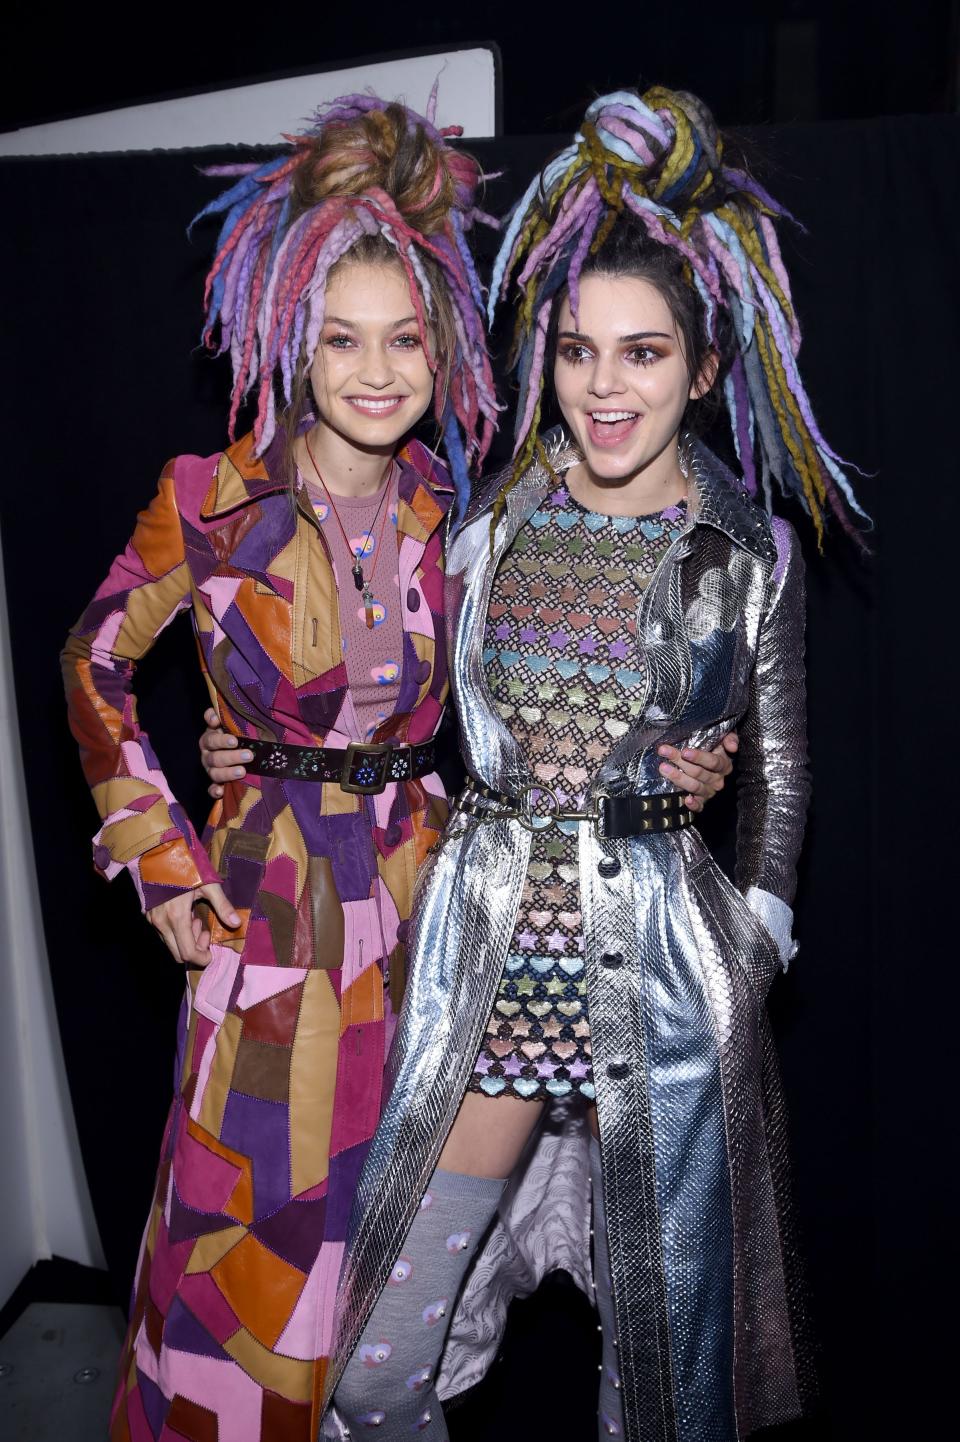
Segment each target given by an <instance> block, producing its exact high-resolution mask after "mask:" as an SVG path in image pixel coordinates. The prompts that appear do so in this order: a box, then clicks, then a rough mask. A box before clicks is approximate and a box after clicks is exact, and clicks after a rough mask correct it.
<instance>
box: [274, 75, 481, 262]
mask: <svg viewBox="0 0 960 1442" xmlns="http://www.w3.org/2000/svg"><path fill="white" fill-rule="evenodd" d="M298 143H299V145H300V146H301V147H302V150H303V157H302V159H301V162H300V164H299V165H298V167H297V170H296V171H295V173H294V176H293V192H294V196H295V198H296V205H297V207H298V209H300V210H309V209H310V207H311V206H314V205H319V204H320V202H321V201H323V200H325V199H326V198H327V197H328V196H330V195H363V194H364V193H367V192H370V191H376V190H380V191H386V193H387V194H388V195H389V196H390V197H391V198H392V200H393V203H394V205H395V206H396V208H397V210H398V211H399V212H400V214H401V215H402V216H403V218H404V220H406V221H407V223H408V224H409V225H411V226H412V227H414V228H415V229H416V230H418V231H420V233H421V234H422V235H435V234H437V233H438V232H439V231H441V230H442V229H443V227H444V224H445V222H446V220H447V218H448V216H449V215H450V212H451V211H452V210H459V211H462V212H466V213H469V212H471V211H472V209H473V205H474V200H475V198H476V194H477V190H478V188H479V185H480V180H481V172H480V168H479V166H478V165H477V162H476V161H475V160H474V159H473V158H472V156H470V155H467V154H465V153H464V152H462V151H456V150H453V149H451V147H450V146H448V145H447V144H446V142H445V140H444V137H443V135H442V134H441V133H440V132H438V131H436V130H434V128H433V126H432V125H429V124H425V123H424V122H423V121H422V119H420V118H415V117H413V116H412V114H411V112H410V111H408V110H407V109H406V108H405V107H404V106H402V105H398V104H390V105H383V104H382V103H381V105H380V108H377V109H370V110H367V111H366V112H365V113H364V114H360V115H356V114H355V115H352V116H350V117H345V118H343V119H339V118H337V117H336V115H327V116H324V118H323V123H322V125H321V126H320V127H319V128H318V130H317V131H316V132H315V133H312V134H308V135H306V136H302V137H298Z"/></svg>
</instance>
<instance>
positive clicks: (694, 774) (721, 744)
mask: <svg viewBox="0 0 960 1442" xmlns="http://www.w3.org/2000/svg"><path fill="white" fill-rule="evenodd" d="M739 745H740V738H739V736H738V735H737V733H736V731H729V732H728V733H727V735H726V736H723V737H722V738H721V739H720V740H719V741H718V742H717V744H716V746H715V747H714V748H713V750H712V751H701V750H699V749H698V748H697V747H695V746H684V747H683V748H682V750H678V749H677V747H676V746H658V747H657V754H658V755H659V757H660V775H661V776H665V777H666V778H667V780H668V781H672V782H673V784H674V786H675V787H676V788H677V790H678V791H682V790H685V791H686V793H687V794H686V795H685V796H684V798H683V799H684V801H685V802H686V804H687V806H689V808H690V810H691V811H702V810H703V808H704V805H705V804H706V803H707V802H708V801H709V800H710V799H711V798H712V797H714V796H716V795H717V794H718V793H719V792H721V791H722V790H723V783H724V781H725V780H726V778H727V777H728V776H729V775H730V772H731V771H732V770H733V757H734V756H735V755H736V754H737V748H738V746H739Z"/></svg>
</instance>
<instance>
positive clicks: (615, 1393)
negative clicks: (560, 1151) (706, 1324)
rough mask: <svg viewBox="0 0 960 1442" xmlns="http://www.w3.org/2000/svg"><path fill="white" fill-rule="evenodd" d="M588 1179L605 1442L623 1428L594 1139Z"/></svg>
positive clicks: (600, 1410)
mask: <svg viewBox="0 0 960 1442" xmlns="http://www.w3.org/2000/svg"><path fill="white" fill-rule="evenodd" d="M590 1180H591V1182H592V1184H593V1287H594V1301H595V1302H596V1304H597V1311H598V1312H599V1313H600V1327H601V1329H602V1332H603V1351H602V1354H601V1362H600V1398H599V1404H598V1408H597V1422H598V1432H599V1436H600V1439H601V1442H607V1438H609V1437H622V1436H623V1434H624V1426H623V1402H622V1400H621V1396H620V1370H619V1358H618V1357H617V1326H616V1318H615V1316H614V1311H613V1291H612V1287H611V1280H610V1249H609V1247H608V1245H607V1214H606V1211H605V1210H604V1206H603V1172H602V1170H601V1167H600V1143H599V1142H598V1141H597V1139H596V1137H591V1138H590Z"/></svg>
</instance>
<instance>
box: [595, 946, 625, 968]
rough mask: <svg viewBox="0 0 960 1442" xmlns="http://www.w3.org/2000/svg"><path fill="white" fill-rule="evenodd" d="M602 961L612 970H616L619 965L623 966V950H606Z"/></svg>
mask: <svg viewBox="0 0 960 1442" xmlns="http://www.w3.org/2000/svg"><path fill="white" fill-rule="evenodd" d="M600 962H601V965H603V966H608V967H609V968H610V970H611V971H615V970H616V968H617V967H618V966H623V952H622V951H605V952H604V953H603V955H602V956H601V958H600Z"/></svg>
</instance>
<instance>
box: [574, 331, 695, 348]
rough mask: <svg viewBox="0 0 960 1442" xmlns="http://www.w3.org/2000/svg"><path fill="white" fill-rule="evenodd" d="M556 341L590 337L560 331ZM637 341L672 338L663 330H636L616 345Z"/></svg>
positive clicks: (577, 332)
mask: <svg viewBox="0 0 960 1442" xmlns="http://www.w3.org/2000/svg"><path fill="white" fill-rule="evenodd" d="M557 339H558V340H582V341H589V340H590V339H591V337H590V336H588V335H584V334H583V332H582V331H579V330H562V331H561V332H560V334H559V336H558V337H557ZM638 340H673V336H671V335H668V334H667V332H666V331H663V330H637V331H634V332H633V334H632V335H622V336H620V338H619V340H618V341H617V344H618V345H630V344H631V343H632V342H633V341H638Z"/></svg>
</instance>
